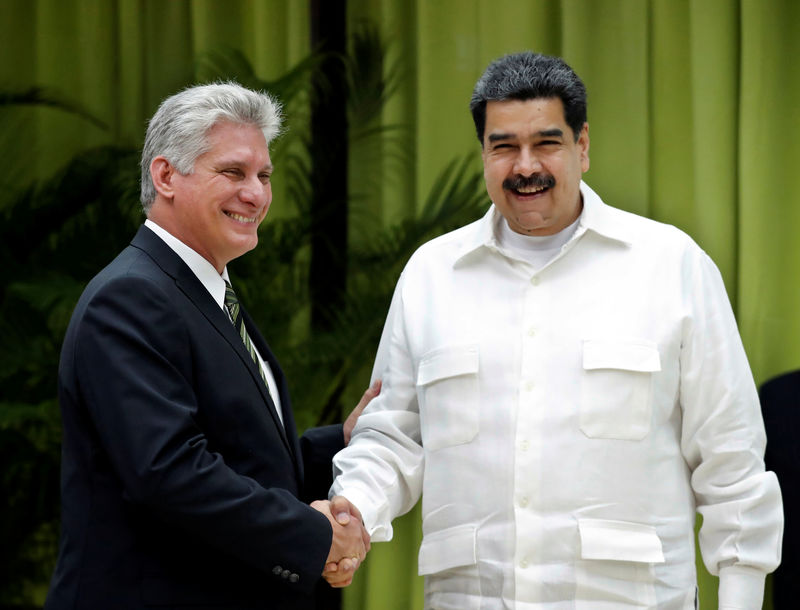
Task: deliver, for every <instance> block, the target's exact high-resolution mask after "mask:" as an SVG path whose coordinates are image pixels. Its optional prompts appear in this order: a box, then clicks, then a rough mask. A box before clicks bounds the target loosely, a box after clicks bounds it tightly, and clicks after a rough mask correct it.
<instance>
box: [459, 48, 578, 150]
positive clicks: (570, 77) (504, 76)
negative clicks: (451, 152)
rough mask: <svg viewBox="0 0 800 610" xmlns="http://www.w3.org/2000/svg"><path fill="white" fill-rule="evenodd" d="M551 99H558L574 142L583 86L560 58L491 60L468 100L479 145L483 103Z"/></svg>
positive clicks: (532, 56)
mask: <svg viewBox="0 0 800 610" xmlns="http://www.w3.org/2000/svg"><path fill="white" fill-rule="evenodd" d="M554 97H557V98H560V99H561V102H562V103H563V105H564V120H565V121H566V123H567V125H569V127H570V129H572V133H573V136H574V137H575V140H576V141H577V139H578V137H579V136H580V132H581V129H582V128H583V124H584V123H585V122H586V87H585V86H584V84H583V81H581V79H580V78H579V77H578V75H577V74H575V72H574V71H573V70H572V68H570V67H569V66H568V65H567V63H566V62H565V61H564V60H563V59H561V58H560V57H552V56H550V55H542V54H541V53H533V52H532V51H524V52H522V53H514V54H512V55H504V56H503V57H501V58H499V59H496V60H494V61H493V62H492V63H490V64H489V66H488V67H487V68H486V71H485V72H484V73H483V75H482V76H481V77H480V78H479V79H478V82H477V83H476V84H475V89H474V90H473V91H472V98H471V99H470V101H469V109H470V111H471V112H472V120H473V121H474V122H475V131H476V132H477V134H478V140H479V141H480V143H481V146H483V132H484V130H485V128H486V103H487V102H491V101H502V100H530V99H537V98H554Z"/></svg>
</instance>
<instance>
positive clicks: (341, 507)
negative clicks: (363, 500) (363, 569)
mask: <svg viewBox="0 0 800 610" xmlns="http://www.w3.org/2000/svg"><path fill="white" fill-rule="evenodd" d="M311 508H314V509H316V510H318V511H319V512H321V513H322V514H323V515H325V516H326V517H327V518H328V521H330V524H331V529H332V530H333V540H332V541H331V550H330V553H328V558H327V559H326V560H325V571H324V573H323V576H324V578H325V580H326V581H327V582H328V584H329V585H331V586H332V587H346V586H348V585H349V584H350V583H352V582H353V576H354V575H355V571H356V569H358V566H359V565H360V564H361V562H362V561H363V560H364V558H365V557H366V555H367V551H369V548H370V543H369V534H367V531H366V529H364V525H363V523H362V522H361V514H360V513H359V512H358V509H357V508H356V507H355V506H353V505H352V504H350V503H349V502H348V501H347V500H346V499H345V498H342V497H336V498H334V499H333V501H332V502H329V501H327V500H317V501H315V502H312V503H311Z"/></svg>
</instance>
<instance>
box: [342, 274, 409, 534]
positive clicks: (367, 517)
mask: <svg viewBox="0 0 800 610" xmlns="http://www.w3.org/2000/svg"><path fill="white" fill-rule="evenodd" d="M403 281H404V280H403V278H401V279H400V282H399V283H398V286H397V288H396V290H395V294H394V297H393V299H392V304H391V306H390V308H389V313H388V316H387V319H386V323H385V325H384V329H383V334H382V336H381V341H380V345H379V347H378V353H377V356H376V360H375V366H374V367H373V375H372V376H373V379H376V378H380V379H381V380H382V387H381V390H380V395H379V396H377V397H376V398H375V399H374V400H372V402H370V404H369V406H368V407H367V408H366V409H365V410H364V412H363V414H362V415H361V416H360V417H359V418H358V422H357V423H356V425H355V427H354V430H353V437H352V439H351V442H350V444H349V445H348V446H347V447H346V448H345V449H343V450H342V451H341V452H339V453H338V454H337V455H336V457H335V458H334V462H333V465H334V475H335V481H334V484H333V486H332V487H331V491H330V494H329V495H330V497H335V496H343V497H345V498H347V500H349V501H350V502H351V503H352V504H353V505H354V506H356V507H358V510H360V511H361V515H363V520H364V524H365V526H366V528H367V531H368V532H369V533H370V535H371V536H372V540H373V541H378V540H390V539H391V537H392V527H391V521H392V519H394V518H395V517H397V516H399V515H401V514H403V513H406V512H408V511H409V510H411V508H412V507H413V506H414V504H416V502H417V500H418V499H419V497H420V494H421V493H422V472H423V466H424V452H423V449H422V445H421V440H420V421H419V407H418V405H417V396H416V371H415V369H414V365H413V362H412V358H411V354H410V350H409V347H408V343H407V340H406V329H405V324H404V319H403V313H402V286H403Z"/></svg>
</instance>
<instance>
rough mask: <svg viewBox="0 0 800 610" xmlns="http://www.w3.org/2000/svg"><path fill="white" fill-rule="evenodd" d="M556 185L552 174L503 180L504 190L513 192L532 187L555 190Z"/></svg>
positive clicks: (519, 176)
mask: <svg viewBox="0 0 800 610" xmlns="http://www.w3.org/2000/svg"><path fill="white" fill-rule="evenodd" d="M555 185H556V179H555V178H554V177H553V176H551V175H550V174H533V175H531V176H521V175H519V174H517V175H516V176H513V177H511V178H506V179H505V180H503V188H504V189H507V190H513V191H518V190H520V189H524V188H530V187H532V186H540V187H544V188H553V187H554V186H555Z"/></svg>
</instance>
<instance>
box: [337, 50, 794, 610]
mask: <svg viewBox="0 0 800 610" xmlns="http://www.w3.org/2000/svg"><path fill="white" fill-rule="evenodd" d="M470 106H471V110H472V115H473V118H474V120H475V126H476V128H477V134H478V140H479V141H480V143H481V149H482V157H483V165H484V176H485V180H486V189H487V191H488V193H489V196H490V197H491V200H492V204H493V205H492V206H491V207H490V208H489V210H488V211H487V212H486V215H485V216H484V217H483V218H482V219H480V220H478V221H477V222H474V223H472V224H470V225H468V226H466V227H463V228H461V229H458V230H456V231H454V232H452V233H448V234H446V235H443V236H441V237H439V238H437V239H434V240H432V241H431V242H429V243H427V244H425V245H424V246H422V247H421V248H420V249H419V250H418V251H417V252H416V253H415V254H414V256H413V257H412V258H411V260H410V261H409V262H408V265H407V266H406V268H405V270H404V272H403V274H402V276H401V278H400V281H399V282H398V285H397V289H396V292H395V295H394V299H393V301H392V305H391V308H390V310H389V314H388V318H387V320H386V325H385V328H384V332H383V337H382V339H381V343H380V347H379V350H378V356H377V360H376V363H375V368H374V372H373V374H374V376H375V377H376V378H381V379H382V380H383V389H382V392H381V394H380V396H379V397H378V398H376V399H375V400H373V402H372V403H371V404H370V405H369V406H368V408H367V409H366V411H365V412H364V414H363V415H362V417H361V418H360V419H359V420H358V423H357V425H356V427H355V430H354V432H353V438H352V441H351V443H350V445H349V446H348V447H347V448H345V449H344V450H342V451H341V452H340V453H339V454H338V455H337V456H336V458H335V459H334V474H335V475H337V478H336V480H335V482H334V485H333V487H332V490H331V496H333V495H341V496H344V497H346V498H347V499H348V500H350V501H351V502H352V503H353V505H354V506H355V507H357V508H358V510H359V511H360V512H361V515H362V516H363V519H364V523H365V525H366V528H367V531H368V532H369V533H370V534H371V536H372V541H373V542H375V541H380V540H388V539H390V538H391V536H392V527H391V522H392V519H394V518H395V517H397V516H398V515H400V514H402V513H404V512H406V511H408V510H410V509H411V507H413V506H414V504H416V502H417V500H418V499H419V498H420V496H422V516H423V523H422V529H423V541H422V546H421V548H420V552H419V572H420V573H421V574H424V575H425V576H426V582H425V606H426V608H437V609H458V610H465V609H472V608H474V609H478V608H480V609H482V610H486V609H495V608H516V609H526V610H527V609H542V610H544V609H547V610H561V609H569V610H582V609H591V610H611V609H614V610H618V609H622V608H658V609H659V610H667V609H670V610H671V609H680V610H684V609H690V608H695V607H696V604H697V603H698V602H697V584H696V572H695V553H694V525H695V516H696V512H699V513H700V514H701V515H702V516H703V525H702V528H701V530H700V548H701V551H702V556H703V560H704V562H705V564H706V566H707V567H708V569H709V570H710V571H711V573H712V574H718V575H719V578H720V580H719V607H720V608H725V609H734V608H736V609H747V610H756V609H758V608H761V604H762V598H763V592H764V579H765V576H766V574H767V573H768V572H770V571H771V570H773V569H774V568H775V567H776V566H777V565H778V563H779V560H780V546H781V543H780V541H781V535H782V529H783V516H782V509H781V496H780V490H779V487H778V481H777V479H776V477H775V475H774V474H773V473H772V472H765V471H764V463H763V453H764V445H765V435H764V427H763V422H762V420H761V414H760V409H759V404H758V397H757V393H756V388H755V386H754V383H753V378H752V375H751V373H750V370H749V367H748V363H747V359H746V356H745V353H744V349H743V347H742V342H741V340H740V338H739V333H738V330H737V327H736V322H735V319H734V316H733V313H732V311H731V307H730V304H729V302H728V298H727V295H726V292H725V288H724V286H723V283H722V280H721V277H720V274H719V272H718V270H717V268H716V267H715V265H714V263H713V262H712V261H711V260H710V259H709V257H708V256H707V255H706V254H705V252H703V251H702V250H701V249H700V248H699V247H698V246H697V244H695V243H694V242H693V241H692V240H691V239H690V238H689V237H688V236H687V235H685V234H684V233H682V232H681V231H679V230H678V229H676V228H674V227H671V226H668V225H664V224H660V223H657V222H654V221H652V220H648V219H645V218H641V217H638V216H634V215H632V214H629V213H626V212H623V211H620V210H618V209H615V208H612V207H610V206H608V205H606V204H605V203H604V202H603V201H602V200H601V199H600V197H599V196H598V195H597V194H596V193H595V192H594V191H593V190H592V189H591V188H589V186H587V185H586V184H585V183H584V182H582V180H581V178H582V174H583V173H584V172H586V171H587V170H588V169H589V126H588V123H587V122H586V91H585V88H584V85H583V83H582V82H581V80H580V79H579V78H578V76H577V75H576V74H575V73H574V72H573V71H572V69H570V67H569V66H568V65H566V64H565V63H564V62H563V61H562V60H561V59H559V58H554V57H547V56H544V55H539V54H535V53H530V52H526V53H520V54H515V55H509V56H505V57H502V58H500V59H498V60H496V61H495V62H493V63H492V64H490V65H489V67H488V68H487V69H486V71H485V73H484V74H483V76H482V77H481V78H480V80H479V81H478V83H477V85H476V86H475V90H474V92H473V95H472V100H471V103H470ZM623 127H624V126H623Z"/></svg>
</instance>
